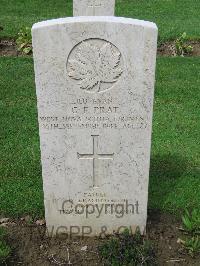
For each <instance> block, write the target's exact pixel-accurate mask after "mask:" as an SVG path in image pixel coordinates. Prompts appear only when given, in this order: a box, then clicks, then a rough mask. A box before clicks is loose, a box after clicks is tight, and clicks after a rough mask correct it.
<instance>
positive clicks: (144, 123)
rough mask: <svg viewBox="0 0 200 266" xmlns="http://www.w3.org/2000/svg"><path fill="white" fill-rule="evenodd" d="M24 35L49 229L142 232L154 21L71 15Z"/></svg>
mask: <svg viewBox="0 0 200 266" xmlns="http://www.w3.org/2000/svg"><path fill="white" fill-rule="evenodd" d="M32 36H33V48H34V64H35V76H36V88H37V101H38V119H39V130H40V146H41V155H42V174H43V185H44V201H45V213H46V223H47V228H48V230H49V231H50V232H53V234H57V233H61V232H66V233H67V232H68V233H72V232H73V233H77V234H83V235H86V234H88V235H90V236H92V235H99V234H100V233H101V232H103V233H104V232H105V233H112V232H113V231H120V230H121V229H122V228H124V227H129V228H136V227H137V226H139V227H140V229H141V231H142V232H145V226H146V219H147V200H148V180H149V162H150V146H151V128H152V109H153V95H154V73H155V62H156V47H157V27H156V25H155V24H154V23H151V22H145V21H139V20H134V19H126V18H116V17H75V18H64V19H56V20H50V21H45V22H40V23H37V24H35V25H34V26H33V29H32Z"/></svg>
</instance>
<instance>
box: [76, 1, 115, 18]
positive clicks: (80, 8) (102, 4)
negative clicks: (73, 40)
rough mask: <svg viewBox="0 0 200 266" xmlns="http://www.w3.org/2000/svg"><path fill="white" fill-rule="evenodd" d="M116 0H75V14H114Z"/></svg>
mask: <svg viewBox="0 0 200 266" xmlns="http://www.w3.org/2000/svg"><path fill="white" fill-rule="evenodd" d="M114 11H115V0H74V1H73V15H74V17H75V16H102V15H103V16H114Z"/></svg>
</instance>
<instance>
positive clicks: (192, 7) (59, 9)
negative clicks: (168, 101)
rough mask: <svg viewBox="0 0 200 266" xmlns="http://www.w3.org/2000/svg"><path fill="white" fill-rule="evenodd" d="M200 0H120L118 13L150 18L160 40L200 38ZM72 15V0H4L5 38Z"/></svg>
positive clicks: (0, 12)
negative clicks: (22, 29) (40, 23)
mask: <svg viewBox="0 0 200 266" xmlns="http://www.w3.org/2000/svg"><path fill="white" fill-rule="evenodd" d="M199 10H200V1H199V0H190V1H188V0H116V15H117V16H124V17H131V18H138V19H143V20H149V21H153V22H155V23H157V25H158V27H159V41H160V42H163V41H166V40H170V39H176V38H177V37H178V36H179V35H180V34H181V33H183V32H184V31H185V32H187V35H188V36H189V38H191V39H200V12H199ZM66 16H72V0H59V1H56V0H48V1H41V0H17V1H16V0H9V1H7V0H0V27H3V30H2V31H0V38H1V37H16V36H17V33H18V32H19V30H20V28H22V27H24V26H29V27H31V26H32V24H33V23H35V22H38V21H41V20H46V19H51V18H59V17H66Z"/></svg>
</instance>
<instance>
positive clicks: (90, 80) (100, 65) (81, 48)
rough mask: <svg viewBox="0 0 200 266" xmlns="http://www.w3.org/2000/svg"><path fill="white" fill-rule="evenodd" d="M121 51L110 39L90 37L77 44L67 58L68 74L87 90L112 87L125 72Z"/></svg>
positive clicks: (99, 90) (96, 90) (95, 90)
mask: <svg viewBox="0 0 200 266" xmlns="http://www.w3.org/2000/svg"><path fill="white" fill-rule="evenodd" d="M122 67H123V62H122V56H121V53H120V51H119V50H118V49H117V47H115V46H114V45H113V44H111V43H110V42H108V41H105V40H101V39H88V40H85V41H83V42H81V43H79V44H78V45H76V46H75V47H74V48H73V49H72V51H71V53H70V55H69V57H68V60H67V75H68V76H69V77H70V78H71V79H72V80H73V81H74V82H75V85H77V86H78V87H79V88H80V89H83V90H85V91H86V92H93V93H94V92H102V91H105V90H107V89H110V88H111V87H112V86H113V84H114V83H115V82H117V81H118V79H119V78H120V76H121V75H122V72H123V69H122Z"/></svg>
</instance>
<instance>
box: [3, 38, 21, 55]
mask: <svg viewBox="0 0 200 266" xmlns="http://www.w3.org/2000/svg"><path fill="white" fill-rule="evenodd" d="M18 55H20V53H19V52H18V51H17V46H16V43H15V40H13V39H2V40H0V56H18Z"/></svg>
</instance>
